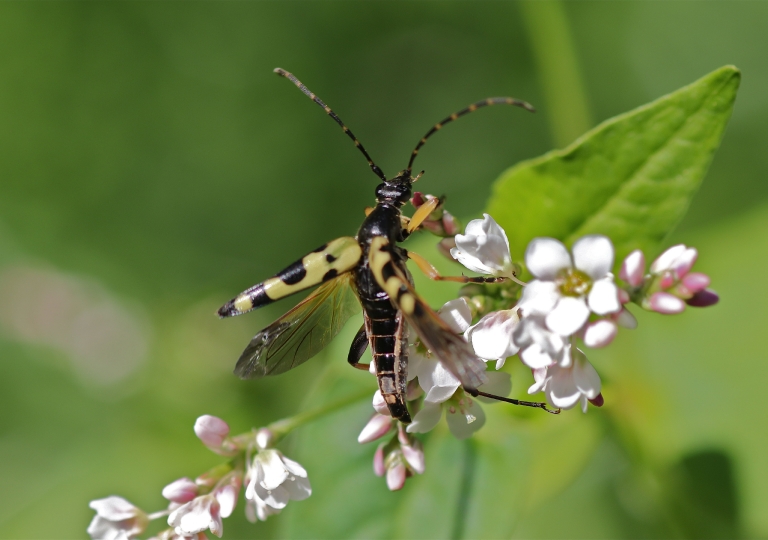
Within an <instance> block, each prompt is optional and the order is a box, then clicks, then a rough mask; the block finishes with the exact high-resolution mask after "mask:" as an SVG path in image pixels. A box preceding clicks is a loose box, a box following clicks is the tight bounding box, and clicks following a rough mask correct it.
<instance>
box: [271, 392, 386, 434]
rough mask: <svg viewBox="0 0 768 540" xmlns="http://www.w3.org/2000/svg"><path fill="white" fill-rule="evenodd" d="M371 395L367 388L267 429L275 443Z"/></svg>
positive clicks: (275, 423) (285, 419)
mask: <svg viewBox="0 0 768 540" xmlns="http://www.w3.org/2000/svg"><path fill="white" fill-rule="evenodd" d="M370 395H371V390H370V388H366V389H365V391H361V392H358V393H356V394H352V395H350V396H347V397H345V398H342V399H339V400H336V401H332V402H330V403H328V404H326V405H323V406H321V407H318V408H316V409H310V410H308V411H304V412H301V413H299V414H297V415H295V416H290V417H288V418H283V419H282V420H278V421H276V422H272V423H271V424H269V425H268V426H267V429H268V430H270V431H271V432H272V434H273V435H274V442H277V441H279V440H280V439H282V438H283V437H285V436H286V435H288V434H289V433H290V432H291V431H293V430H294V429H296V428H299V427H301V426H303V425H304V424H308V423H309V422H312V421H313V420H315V419H317V418H320V417H321V416H325V415H327V414H330V413H332V412H336V411H337V410H339V409H343V408H344V407H346V406H347V405H351V404H352V403H355V402H358V401H360V400H361V399H363V398H364V397H366V396H370Z"/></svg>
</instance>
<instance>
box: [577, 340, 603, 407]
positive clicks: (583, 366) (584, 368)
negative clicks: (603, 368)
mask: <svg viewBox="0 0 768 540" xmlns="http://www.w3.org/2000/svg"><path fill="white" fill-rule="evenodd" d="M573 356H574V363H573V382H574V384H575V385H576V388H578V389H579V392H581V393H582V394H584V395H585V396H586V397H587V398H589V399H593V398H595V397H597V395H598V394H599V393H600V388H601V383H600V375H598V374H597V371H595V368H594V367H592V364H590V363H589V360H587V357H586V356H585V355H584V353H583V352H581V351H580V350H579V349H576V350H575V351H574V353H573Z"/></svg>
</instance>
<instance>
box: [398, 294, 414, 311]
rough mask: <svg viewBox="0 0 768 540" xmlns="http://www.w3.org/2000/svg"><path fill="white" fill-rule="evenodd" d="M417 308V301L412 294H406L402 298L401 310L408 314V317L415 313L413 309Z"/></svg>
mask: <svg viewBox="0 0 768 540" xmlns="http://www.w3.org/2000/svg"><path fill="white" fill-rule="evenodd" d="M414 307H416V300H415V299H414V298H413V295H411V294H410V293H408V294H404V295H403V296H402V297H401V298H400V309H402V310H403V311H404V312H406V313H407V314H408V315H410V314H411V313H413V308H414Z"/></svg>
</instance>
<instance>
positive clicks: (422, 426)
mask: <svg viewBox="0 0 768 540" xmlns="http://www.w3.org/2000/svg"><path fill="white" fill-rule="evenodd" d="M442 412H443V409H442V407H441V406H440V404H439V403H432V402H429V401H425V402H424V406H423V407H422V408H421V410H420V411H419V412H417V413H416V416H414V417H413V422H411V423H410V424H408V427H407V428H405V431H407V432H408V433H426V432H428V431H431V430H432V429H433V428H434V427H435V426H436V425H437V423H438V422H439V421H440V416H442Z"/></svg>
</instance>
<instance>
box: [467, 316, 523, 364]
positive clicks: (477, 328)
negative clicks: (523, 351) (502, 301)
mask: <svg viewBox="0 0 768 540" xmlns="http://www.w3.org/2000/svg"><path fill="white" fill-rule="evenodd" d="M519 321H520V319H519V318H518V316H517V313H516V312H515V311H514V310H511V309H509V310H502V311H494V312H492V313H489V314H488V315H486V316H485V317H483V318H482V319H480V321H478V323H477V324H476V325H474V326H473V327H471V328H470V329H469V332H468V333H467V339H468V341H469V342H470V344H471V345H472V347H473V348H474V350H475V354H476V355H477V356H479V357H480V358H482V359H483V360H498V359H505V358H507V357H509V356H512V355H513V354H516V353H517V351H518V350H519V347H518V346H517V345H515V343H514V342H513V341H512V333H513V332H514V330H515V327H516V326H517V323H518V322H519Z"/></svg>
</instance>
